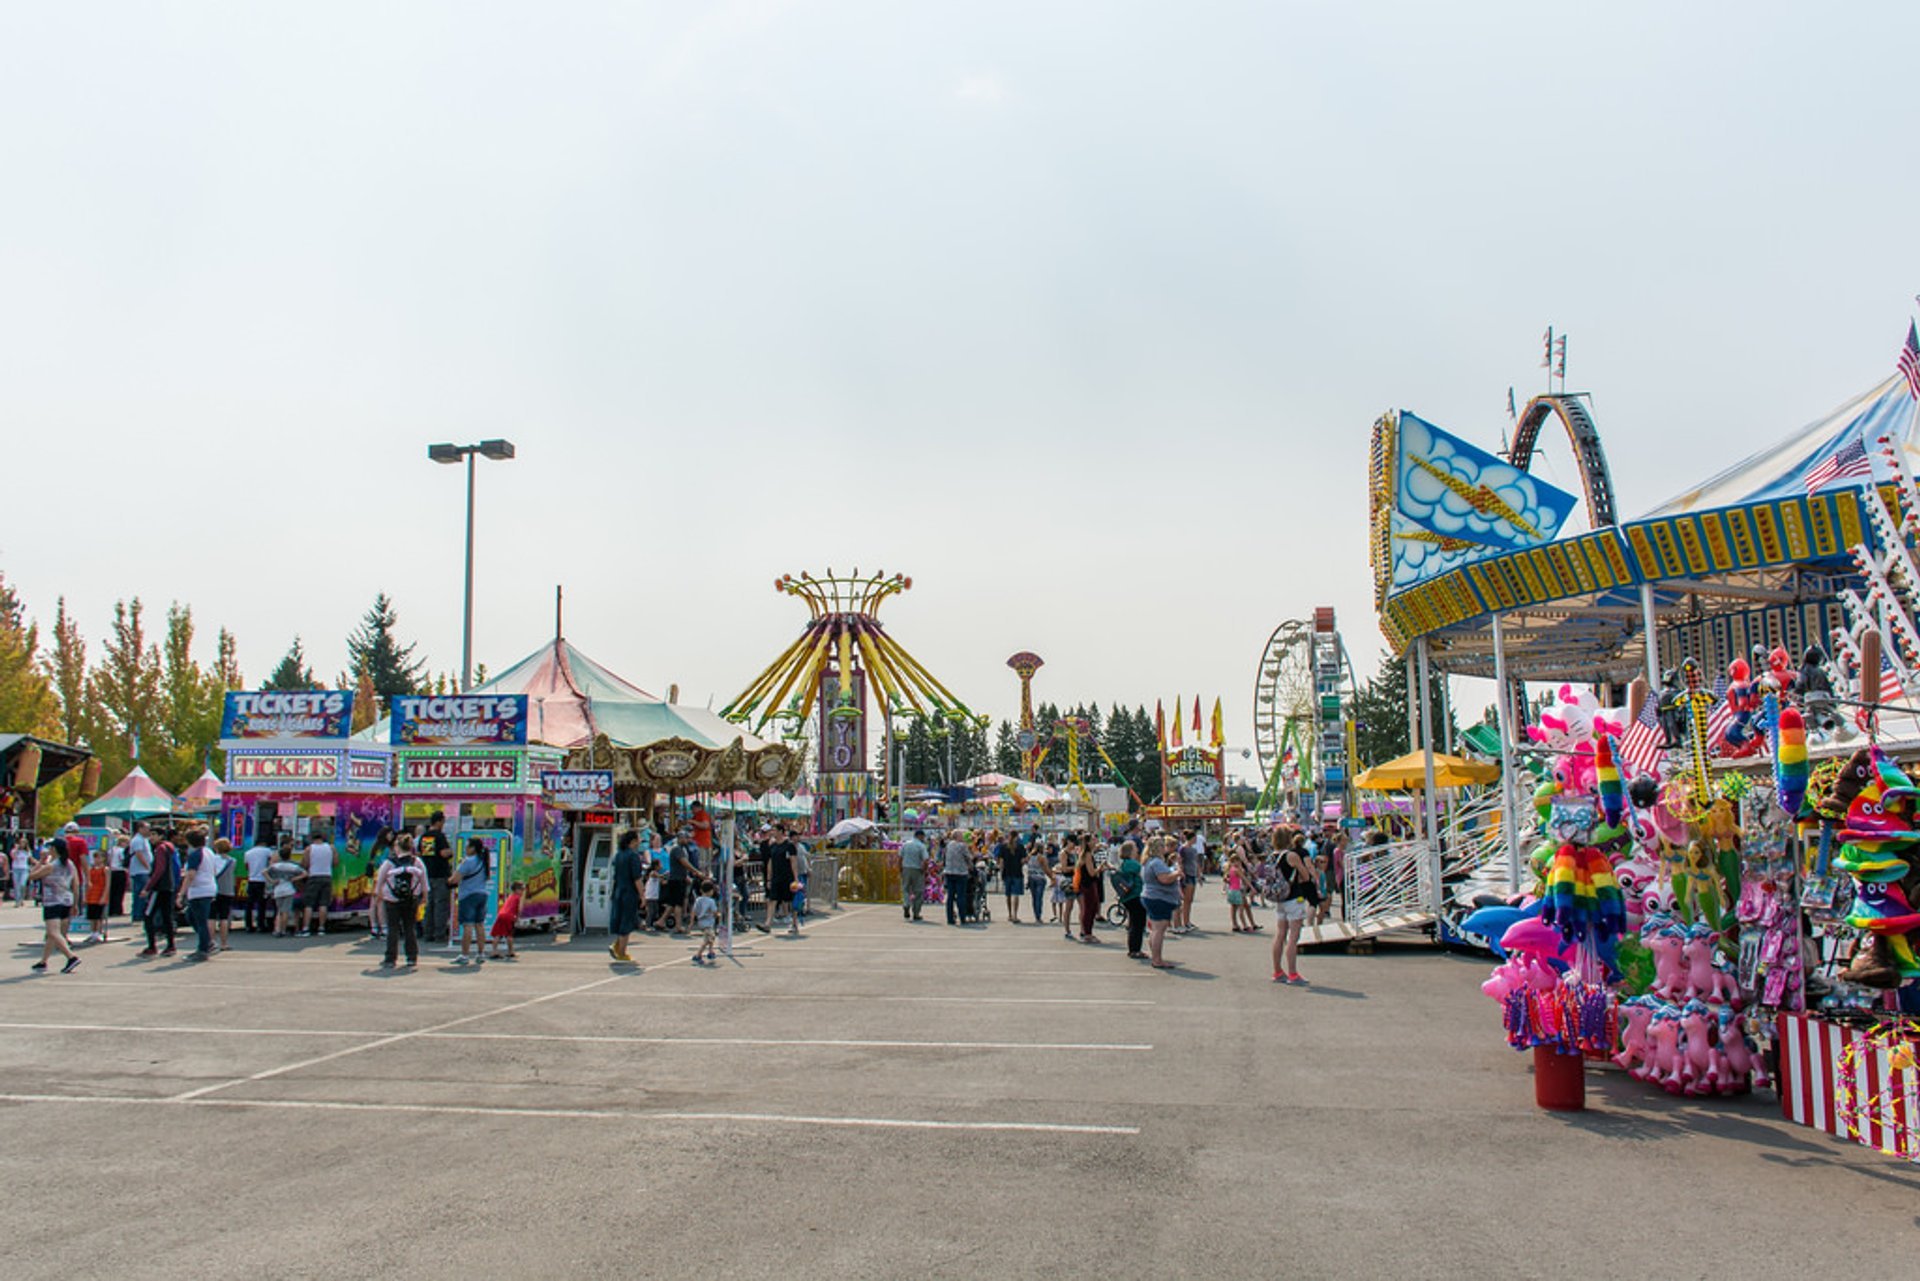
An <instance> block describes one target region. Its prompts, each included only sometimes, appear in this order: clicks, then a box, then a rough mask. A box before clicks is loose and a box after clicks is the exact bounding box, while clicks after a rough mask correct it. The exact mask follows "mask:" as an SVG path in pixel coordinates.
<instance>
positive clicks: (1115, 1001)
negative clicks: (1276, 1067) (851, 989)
mask: <svg viewBox="0 0 1920 1281" xmlns="http://www.w3.org/2000/svg"><path fill="white" fill-rule="evenodd" d="M598 995H600V996H620V995H633V996H645V997H649V998H658V999H659V1000H662V1001H869V1002H889V1003H893V1004H905V1005H914V1004H927V1005H1158V1004H1159V1002H1158V1001H1149V1000H1136V999H1130V998H1122V997H1104V996H897V995H884V996H853V995H843V994H840V993H835V992H654V991H647V992H634V993H617V992H601V993H598ZM476 1017H477V1016H476Z"/></svg>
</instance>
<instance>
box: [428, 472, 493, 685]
mask: <svg viewBox="0 0 1920 1281" xmlns="http://www.w3.org/2000/svg"><path fill="white" fill-rule="evenodd" d="M475 454H478V455H479V456H480V457H482V458H491V459H493V460H495V461H496V462H505V461H506V460H507V459H509V458H511V457H513V442H512V441H510V440H483V441H481V442H480V443H479V444H477V445H428V446H427V457H429V458H431V459H433V461H434V462H436V463H449V464H451V463H457V462H460V461H461V460H463V459H464V460H465V461H466V464H467V591H466V605H465V608H464V610H463V611H462V615H461V624H460V692H461V693H462V694H464V693H466V692H467V690H468V689H470V688H472V686H473V457H474V455H475Z"/></svg>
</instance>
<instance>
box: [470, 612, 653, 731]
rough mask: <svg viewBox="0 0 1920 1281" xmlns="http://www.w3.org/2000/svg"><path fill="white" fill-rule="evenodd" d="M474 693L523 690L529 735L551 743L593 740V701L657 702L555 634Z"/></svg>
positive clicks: (519, 692) (595, 728)
mask: <svg viewBox="0 0 1920 1281" xmlns="http://www.w3.org/2000/svg"><path fill="white" fill-rule="evenodd" d="M473 693H475V694H520V695H523V696H524V697H525V698H526V699H527V702H528V707H527V738H528V739H529V740H531V741H533V742H536V743H551V744H553V745H554V746H555V747H577V746H579V745H580V744H582V743H587V742H591V741H592V739H593V736H594V734H595V733H597V732H598V731H599V727H598V726H597V725H595V723H594V718H593V704H594V702H595V701H597V700H603V701H607V702H615V703H623V702H635V701H639V702H649V703H654V702H659V701H660V700H658V699H657V698H655V697H654V696H653V695H652V694H649V693H647V692H646V691H645V690H643V689H641V688H640V687H639V686H637V685H632V684H629V683H628V682H626V681H624V680H622V679H620V678H619V677H618V676H615V675H614V674H613V673H612V672H610V671H608V670H607V669H606V668H604V667H602V666H600V664H598V663H596V662H594V661H593V660H592V659H591V658H588V657H587V656H586V655H585V654H582V653H581V652H580V651H579V650H577V649H575V648H574V647H573V646H572V644H570V643H569V642H567V641H566V640H564V639H562V638H561V637H558V636H556V637H554V639H553V640H551V641H549V642H547V643H546V644H545V645H542V646H541V647H540V648H539V649H537V650H535V651H534V652H533V653H531V654H529V655H527V656H526V657H525V658H523V659H521V660H520V661H519V662H517V663H515V664H514V665H513V666H512V667H509V668H508V669H507V670H506V671H504V672H502V673H500V675H498V676H496V677H494V678H493V679H492V680H490V681H488V682H487V683H486V684H485V685H481V686H479V687H477V688H475V689H474V690H473Z"/></svg>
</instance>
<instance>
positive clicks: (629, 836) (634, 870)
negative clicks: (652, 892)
mask: <svg viewBox="0 0 1920 1281" xmlns="http://www.w3.org/2000/svg"><path fill="white" fill-rule="evenodd" d="M610 874H611V876H612V877H613V883H612V885H611V886H609V887H608V889H609V892H608V895H607V932H608V933H609V934H611V935H613V941H612V942H611V943H609V944H607V955H608V956H611V957H612V958H613V959H614V960H616V961H619V962H620V963H621V964H623V965H627V964H631V963H632V962H633V958H632V957H631V956H629V955H627V943H628V941H629V940H631V939H632V937H633V934H634V932H635V931H636V930H638V929H639V928H640V911H641V907H642V905H643V904H644V903H645V902H646V893H647V887H646V879H647V857H646V855H644V854H642V853H641V852H640V833H638V832H627V833H625V834H623V835H622V836H621V837H620V846H619V848H618V849H616V850H614V852H613V867H612V869H611V872H610Z"/></svg>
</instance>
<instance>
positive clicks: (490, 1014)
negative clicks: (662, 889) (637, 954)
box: [173, 912, 859, 1103]
mask: <svg viewBox="0 0 1920 1281" xmlns="http://www.w3.org/2000/svg"><path fill="white" fill-rule="evenodd" d="M848 915H849V916H857V915H859V913H858V912H852V913H848ZM835 919H837V920H843V921H844V920H846V919H847V917H846V916H842V917H837V918H835ZM823 924H828V925H830V924H832V922H831V921H828V922H824V923H823ZM692 960H693V957H692V956H691V955H687V956H683V957H681V958H679V960H677V961H663V962H661V964H660V965H643V966H639V967H637V968H636V969H633V970H626V971H622V972H621V973H619V974H609V975H607V976H606V977H604V978H598V979H594V980H593V981H592V982H590V983H581V984H579V985H577V986H575V987H569V988H563V989H561V990H560V991H558V992H549V993H547V994H546V995H544V996H535V997H529V998H527V999H526V1000H523V1001H514V1002H512V1003H511V1004H508V1005H502V1006H499V1007H497V1008H495V1009H491V1010H483V1011H481V1012H480V1013H478V1014H467V1015H463V1016H462V1017H460V1018H457V1019H448V1020H447V1021H446V1022H444V1023H435V1024H433V1025H431V1026H429V1027H423V1028H419V1029H416V1030H415V1031H411V1032H395V1033H391V1034H389V1035H386V1036H381V1037H378V1038H376V1039H375V1040H372V1041H368V1042H365V1043H364V1044H361V1045H350V1046H347V1047H346V1048H345V1049H340V1050H334V1051H332V1052H330V1053H327V1054H318V1055H315V1056H314V1057H312V1058H310V1059H301V1060H299V1061H298V1062H295V1063H287V1064H283V1065H282V1066H280V1067H276V1068H263V1069H262V1070H260V1071H258V1072H254V1073H251V1074H249V1075H247V1076H240V1077H235V1078H233V1079H232V1080H230V1081H219V1082H215V1083H214V1084H212V1085H203V1086H200V1087H199V1088H198V1089H193V1090H187V1091H184V1092H183V1093H180V1094H176V1095H174V1096H173V1101H174V1102H176V1103H186V1102H191V1101H192V1100H194V1099H200V1098H205V1097H206V1096H207V1095H209V1094H215V1093H218V1092H219V1091H221V1090H230V1089H232V1088H233V1087H234V1086H236V1085H254V1084H257V1083H258V1082H261V1081H266V1080H271V1079H272V1078H274V1077H276V1076H284V1075H285V1074H287V1073H288V1072H298V1071H300V1070H301V1069H303V1068H310V1067H318V1066H319V1065H320V1064H322V1063H331V1062H333V1061H334V1060H335V1059H343V1058H346V1057H347V1056H349V1055H352V1054H363V1053H365V1052H366V1051H368V1050H377V1049H381V1048H382V1047H384V1046H388V1045H397V1044H399V1043H400V1042H402V1041H411V1040H415V1039H416V1038H418V1037H421V1036H425V1035H426V1034H427V1033H429V1032H446V1031H451V1030H452V1029H453V1028H457V1027H464V1026H466V1025H467V1024H469V1023H478V1022H479V1021H480V1020H482V1019H490V1018H494V1017H495V1016H497V1015H501V1014H512V1013H515V1012H516V1011H519V1010H525V1009H530V1008H532V1007H533V1006H536V1005H544V1004H545V1003H546V1002H548V1001H558V1000H560V999H562V998H563V997H568V996H577V995H579V994H580V993H582V992H591V991H592V990H594V989H595V988H600V987H605V986H606V985H607V984H609V983H619V982H622V981H624V980H626V979H631V978H637V977H639V976H640V975H642V974H649V973H651V972H653V971H654V970H657V969H660V968H662V967H663V966H667V965H680V964H690V963H691V962H692Z"/></svg>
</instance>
